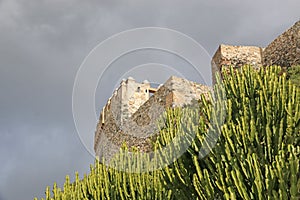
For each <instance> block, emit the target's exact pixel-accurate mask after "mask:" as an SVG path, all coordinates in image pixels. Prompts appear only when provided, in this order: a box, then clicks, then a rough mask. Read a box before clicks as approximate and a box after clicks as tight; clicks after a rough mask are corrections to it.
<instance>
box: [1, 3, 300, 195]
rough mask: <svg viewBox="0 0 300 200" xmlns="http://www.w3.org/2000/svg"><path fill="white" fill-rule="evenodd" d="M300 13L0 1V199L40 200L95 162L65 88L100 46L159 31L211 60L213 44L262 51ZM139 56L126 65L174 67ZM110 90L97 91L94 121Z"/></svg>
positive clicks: (238, 6) (280, 7)
mask: <svg viewBox="0 0 300 200" xmlns="http://www.w3.org/2000/svg"><path fill="white" fill-rule="evenodd" d="M299 9H300V1H299V0H285V1H282V0H272V1H271V0H270V1H262V0H252V1H238V0H227V1H220V0H206V1H202V0H195V1H182V0H169V1H161V0H157V1H156V0H151V1H142V0H127V1H125V0H123V1H115V0H109V1H103V0H98V1H97V0H86V1H80V0H0V91H1V93H0V200H19V199H20V200H23V199H32V198H33V197H34V196H38V197H42V196H43V195H44V191H45V187H46V186H47V185H50V186H52V184H53V182H54V181H56V182H57V183H58V184H59V185H60V186H62V183H63V182H64V179H65V175H67V174H70V175H71V176H72V177H74V173H75V171H79V173H80V176H81V177H82V176H83V174H84V173H86V172H88V170H89V165H90V164H91V163H93V159H94V158H93V156H92V155H90V154H89V152H88V151H87V150H86V148H85V147H84V145H82V143H81V142H80V139H79V137H78V134H77V132H76V129H75V125H74V122H73V116H72V89H73V83H74V80H75V76H76V73H77V70H78V69H79V67H80V65H81V63H82V62H83V60H84V58H85V57H86V56H87V55H88V53H89V52H90V51H91V50H92V49H93V48H94V47H95V46H96V45H97V44H98V43H100V42H101V41H103V40H105V39H106V38H108V37H110V36H112V35H114V34H116V33H119V32H120V31H124V30H128V29H132V28H138V27H145V26H158V27H165V28H170V29H174V30H177V31H180V32H182V33H184V34H187V35H188V36H190V37H192V38H193V39H195V40H196V41H197V42H198V43H200V44H201V45H202V46H203V47H204V48H205V49H206V50H207V51H208V53H209V54H210V55H211V56H212V55H213V53H214V52H215V51H216V49H217V47H218V45H219V44H221V43H225V44H235V45H258V46H266V45H267V44H268V43H270V42H271V41H272V40H273V39H274V38H275V37H276V36H278V35H279V34H280V33H282V32H283V31H284V30H286V29H287V28H289V27H290V26H292V25H293V24H294V23H295V22H296V21H297V20H299V19H300V13H299ZM145 53H147V52H144V53H142V54H139V53H136V54H135V56H131V57H130V56H129V57H128V58H127V60H124V63H126V65H130V63H131V62H132V65H136V64H137V63H135V60H136V59H140V62H139V63H141V61H143V62H149V60H150V61H153V60H154V61H155V59H157V62H160V61H161V59H165V60H170V63H171V64H172V63H174V60H175V61H176V59H175V58H169V57H168V55H163V56H157V57H156V54H155V53H153V52H152V53H151V52H150V54H151V56H149V57H151V59H150V58H149V57H148V58H147V56H145V55H146V54H145ZM156 53H157V52H156ZM176 63H177V64H178V63H179V65H180V61H178V62H176ZM121 65H122V63H121V64H119V67H121ZM207 76H210V75H207ZM111 84H112V85H113V86H110V87H107V88H108V89H106V91H102V90H101V89H100V90H98V91H97V96H96V99H97V101H96V108H97V112H99V110H100V109H101V106H103V104H104V103H105V101H106V98H107V97H108V96H109V93H110V92H111V89H113V87H114V86H115V84H117V83H115V82H113V83H111ZM102 92H103V95H102V96H101V94H102ZM95 126H96V124H95ZM86 134H87V135H89V137H91V138H92V137H93V135H94V132H87V133H86Z"/></svg>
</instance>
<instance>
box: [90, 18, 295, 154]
mask: <svg viewBox="0 0 300 200" xmlns="http://www.w3.org/2000/svg"><path fill="white" fill-rule="evenodd" d="M245 64H249V65H252V66H253V67H255V68H257V69H258V68H260V67H262V66H267V65H280V66H283V67H290V66H292V65H298V64H300V21H299V22H297V23H296V24H295V25H294V26H293V27H291V28H290V29H288V30H287V31H286V32H284V33H283V34H282V35H280V36H279V37H278V38H276V39H275V40H274V41H273V42H272V43H271V44H270V45H268V46H267V47H266V48H261V47H255V46H230V45H220V46H219V48H218V50H217V51H216V53H215V55H214V56H213V58H212V66H211V67H212V74H213V83H215V78H214V77H215V73H216V72H218V71H220V70H222V69H224V68H225V69H226V68H227V69H228V66H233V67H235V68H236V69H239V68H240V67H242V66H243V65H245ZM210 90H211V88H210V87H208V86H204V85H201V84H198V83H194V82H191V81H188V80H185V79H182V78H177V77H171V78H170V79H169V80H168V81H167V82H166V83H165V84H163V85H162V86H160V87H159V88H157V91H156V89H153V88H151V87H150V84H149V83H148V82H147V81H145V82H143V83H137V82H135V81H134V79H132V78H128V79H127V80H123V81H122V82H121V84H120V87H119V88H118V89H117V90H115V92H114V94H113V95H112V97H111V98H110V99H109V100H108V102H107V104H106V105H105V107H104V108H103V110H102V112H101V115H100V120H99V123H98V125H97V129H96V132H95V143H94V149H95V152H96V155H97V156H99V158H102V157H105V158H106V159H110V158H111V157H112V156H113V155H114V154H115V153H117V152H118V151H119V147H120V146H121V144H122V143H123V142H125V143H126V144H127V146H128V147H132V146H135V147H137V148H138V149H140V151H142V152H147V151H149V150H150V149H151V143H150V137H151V136H153V134H155V133H156V132H157V131H158V130H157V129H156V127H157V120H158V119H159V118H160V117H161V115H162V113H163V112H164V111H165V109H166V108H170V107H182V106H184V105H185V104H189V103H191V102H192V100H193V99H199V98H200V96H201V94H208V93H209V91H210ZM150 91H152V92H153V91H156V92H155V93H154V94H153V95H152V96H151V95H150Z"/></svg>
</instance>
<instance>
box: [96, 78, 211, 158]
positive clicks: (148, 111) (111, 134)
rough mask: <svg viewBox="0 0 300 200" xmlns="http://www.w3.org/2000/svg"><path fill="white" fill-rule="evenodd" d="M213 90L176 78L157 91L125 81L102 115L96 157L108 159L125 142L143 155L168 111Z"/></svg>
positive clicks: (146, 84) (129, 80)
mask: <svg viewBox="0 0 300 200" xmlns="http://www.w3.org/2000/svg"><path fill="white" fill-rule="evenodd" d="M210 90H211V88H210V87H208V86H204V85H201V84H198V83H195V82H191V81H188V80H185V79H182V78H178V77H174V76H172V77H170V78H169V79H168V80H167V81H166V83H165V84H163V85H161V86H160V87H159V88H157V89H155V88H151V87H150V84H149V83H148V82H147V81H144V82H143V83H137V82H135V81H134V80H133V79H132V78H128V79H127V80H123V81H122V82H121V84H120V86H119V88H118V89H117V90H116V91H115V92H114V95H113V96H112V97H111V98H110V99H109V100H108V102H107V104H106V106H105V107H104V108H103V110H102V113H101V115H100V120H99V123H98V125H97V130H96V133H95V143H94V150H95V152H96V156H99V158H102V157H105V158H106V159H107V160H109V159H110V158H112V156H113V155H114V154H115V153H117V152H118V150H119V148H120V145H121V144H122V143H123V142H125V143H126V144H127V146H128V147H132V146H135V147H137V148H138V149H139V150H140V151H142V152H147V151H149V150H150V148H151V144H150V139H149V138H150V137H151V136H153V134H155V133H156V132H157V120H158V119H159V118H160V116H161V115H162V114H163V112H164V111H165V110H166V108H169V107H182V106H183V105H186V104H189V103H191V102H192V100H193V99H199V98H200V97H201V94H206V95H207V94H208V92H209V91H210ZM150 92H151V93H153V95H150ZM121 97H123V98H121ZM120 111H121V112H120Z"/></svg>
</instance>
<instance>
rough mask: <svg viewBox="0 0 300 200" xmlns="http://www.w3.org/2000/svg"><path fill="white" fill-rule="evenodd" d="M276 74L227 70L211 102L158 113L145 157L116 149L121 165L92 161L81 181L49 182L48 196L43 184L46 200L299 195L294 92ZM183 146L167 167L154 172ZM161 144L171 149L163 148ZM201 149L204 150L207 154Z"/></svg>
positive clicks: (299, 116)
mask: <svg viewBox="0 0 300 200" xmlns="http://www.w3.org/2000/svg"><path fill="white" fill-rule="evenodd" d="M293 70H296V71H295V74H296V73H299V68H294V69H293ZM280 72H281V69H280V67H267V68H265V69H261V70H260V71H255V70H253V69H252V68H251V67H249V66H245V67H243V69H242V70H241V71H240V72H238V73H237V72H234V71H233V69H231V70H230V73H229V74H224V77H223V79H224V80H223V86H224V89H222V87H221V84H217V85H216V86H215V92H216V93H215V97H216V98H215V99H214V101H212V98H210V99H205V98H204V97H202V101H201V102H199V103H200V105H199V107H198V109H193V107H186V108H182V109H172V110H168V111H167V112H166V113H165V116H164V118H163V119H164V120H162V123H164V124H163V126H162V127H163V128H161V130H160V135H159V137H158V138H157V139H156V141H155V142H154V144H153V148H154V151H155V152H158V153H157V154H155V156H154V157H153V158H152V160H151V161H150V158H149V156H148V155H143V154H139V153H138V152H136V153H135V155H137V156H136V157H126V156H125V155H126V152H127V149H126V147H123V148H122V149H121V150H120V154H119V155H118V156H117V157H116V158H115V162H116V164H120V163H122V165H123V167H124V169H128V170H123V171H122V170H117V169H116V168H114V167H106V166H105V165H103V164H101V163H99V162H98V161H95V165H94V166H91V170H90V173H89V174H88V175H85V176H84V178H83V179H82V180H79V177H78V174H77V173H76V180H75V182H73V183H70V181H69V177H68V176H67V177H66V182H65V184H64V186H63V188H62V189H60V188H57V186H56V184H54V186H53V189H52V194H51V192H50V188H49V187H48V188H47V189H46V199H47V200H50V199H54V200H63V199H66V200H69V199H95V200H96V199H112V200H114V199H186V200H189V199H299V198H300V169H299V160H300V89H299V88H297V87H296V86H295V85H294V84H293V83H292V82H294V83H295V80H296V83H298V82H297V78H295V77H293V75H291V74H292V73H289V76H290V79H291V81H289V80H288V79H287V74H286V73H284V74H281V73H280ZM290 72H291V71H290ZM293 72H294V71H293ZM224 96H226V97H227V98H226V99H224V98H223V97H224ZM222 106H225V107H226V111H227V112H224V109H222V108H223V107H222ZM223 117H224V119H225V120H224V121H223V120H222V119H223ZM179 122H181V123H179ZM192 133H195V137H194V135H193V134H192ZM216 137H217V138H218V140H217V143H216V145H214V140H215V139H216ZM174 138H175V140H174ZM176 138H180V140H178V139H177V140H176ZM190 143H191V145H190V146H189V148H188V150H187V151H185V153H183V154H182V155H181V156H180V157H179V158H178V159H176V160H172V161H174V162H173V163H172V164H170V165H168V166H164V167H162V168H161V169H158V170H154V169H155V166H157V164H162V163H164V162H165V161H166V160H168V161H170V160H169V159H172V158H170V154H172V153H174V152H175V153H176V152H181V151H182V150H183V149H182V148H184V145H182V144H190ZM166 146H171V148H170V149H169V150H167V151H162V150H163V149H164V147H166ZM203 146H204V147H206V148H204V149H203V148H201V147H203ZM205 149H211V152H210V153H209V154H208V155H206V156H205ZM203 154H204V155H203ZM202 157H204V158H202ZM140 159H143V160H144V162H140ZM119 161H121V162H119ZM132 168H138V169H145V171H144V172H143V173H133V171H132V170H130V169H132ZM147 170H148V171H149V172H147Z"/></svg>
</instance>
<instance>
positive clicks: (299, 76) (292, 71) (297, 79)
mask: <svg viewBox="0 0 300 200" xmlns="http://www.w3.org/2000/svg"><path fill="white" fill-rule="evenodd" d="M287 74H288V79H290V80H291V81H292V83H293V84H295V85H297V86H298V87H300V65H298V66H292V67H290V68H288V69H287Z"/></svg>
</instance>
